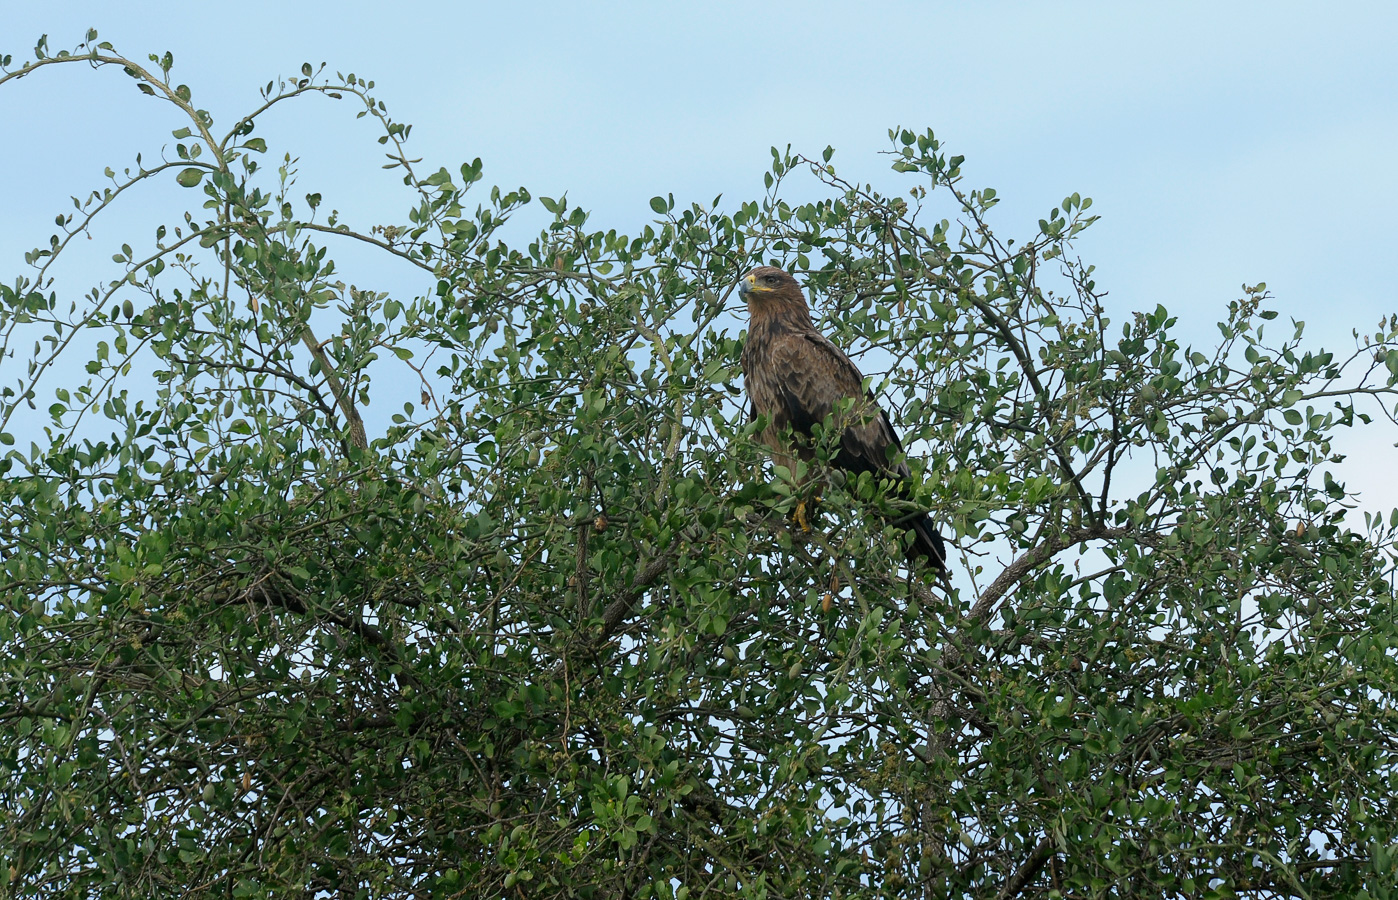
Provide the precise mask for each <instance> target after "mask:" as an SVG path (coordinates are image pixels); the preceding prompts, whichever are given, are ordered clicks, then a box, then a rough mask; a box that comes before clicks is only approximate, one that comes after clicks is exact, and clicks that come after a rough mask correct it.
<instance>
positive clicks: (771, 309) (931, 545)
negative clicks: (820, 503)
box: [739, 266, 946, 570]
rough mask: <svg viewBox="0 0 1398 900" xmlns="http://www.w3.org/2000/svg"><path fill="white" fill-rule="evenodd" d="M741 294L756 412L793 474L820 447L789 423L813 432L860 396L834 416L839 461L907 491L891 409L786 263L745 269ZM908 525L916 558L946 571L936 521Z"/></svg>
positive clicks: (919, 518) (746, 368)
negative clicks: (825, 325)
mask: <svg viewBox="0 0 1398 900" xmlns="http://www.w3.org/2000/svg"><path fill="white" fill-rule="evenodd" d="M739 293H740V294H741V295H742V297H743V299H744V300H746V301H747V306H748V319H749V323H748V339H747V343H745V344H744V345H743V358H742V363H743V378H744V382H745V383H746V386H747V392H748V398H749V399H750V400H751V401H752V415H753V417H754V418H756V417H758V416H766V417H768V425H767V427H766V429H765V430H764V431H763V432H762V441H763V443H765V444H766V445H767V446H768V447H770V448H771V449H772V455H773V459H774V461H775V462H776V463H777V464H778V465H784V466H786V467H787V468H788V469H790V470H791V471H792V472H793V473H794V472H795V470H796V460H797V458H800V459H805V460H810V459H811V458H812V457H813V456H814V451H813V450H812V449H811V447H810V445H809V443H808V442H802V441H801V440H800V439H799V438H798V439H797V440H796V441H795V442H791V441H783V440H781V437H780V435H781V432H782V429H784V428H786V427H787V426H790V427H791V430H792V432H794V433H795V434H796V435H809V434H810V431H811V426H812V425H814V424H815V423H817V422H824V421H825V419H826V417H827V416H829V415H830V413H831V412H832V411H833V410H834V409H835V406H836V404H837V403H838V402H839V401H840V400H842V399H844V398H846V397H854V398H857V402H856V403H855V404H854V406H853V408H852V409H851V410H850V411H849V412H847V413H844V414H843V415H842V416H841V417H840V419H841V420H837V421H835V422H834V423H833V427H835V428H838V429H842V430H841V433H840V443H839V449H838V450H837V451H836V453H835V457H834V459H833V460H832V462H833V463H834V464H835V465H836V466H838V467H839V468H841V469H844V470H845V471H847V472H850V473H852V474H854V475H858V474H859V473H860V472H878V473H883V474H885V475H888V476H891V477H893V478H894V479H896V480H897V482H898V483H899V485H900V493H904V494H905V493H906V490H907V486H908V481H909V478H910V477H911V473H910V472H909V471H908V464H907V462H906V461H905V460H904V459H903V447H902V445H901V444H900V443H899V442H898V435H897V433H896V432H894V430H893V425H892V423H890V422H889V421H888V415H887V414H885V413H884V411H883V410H882V409H880V408H879V407H878V404H877V402H876V401H875V400H874V395H873V394H872V393H871V392H869V391H867V390H866V389H865V388H864V376H862V375H861V374H859V369H858V368H856V367H855V365H854V363H853V362H851V361H850V358H849V357H848V356H846V355H845V354H844V353H843V352H842V351H841V350H840V348H839V347H836V346H835V345H834V344H832V343H830V341H829V340H827V339H826V337H825V336H824V335H823V334H821V333H820V332H818V331H816V328H815V325H814V324H813V323H812V322H811V314H810V310H809V309H807V307H806V298H805V297H804V296H803V295H802V294H801V288H800V286H799V285H797V283H796V280H795V279H794V278H792V277H791V276H790V275H788V274H787V273H785V272H783V271H782V270H781V269H777V268H774V267H772V266H760V267H758V268H756V269H753V270H752V271H751V272H749V273H748V274H747V275H744V276H743V279H742V281H741V282H740V283H739ZM906 524H907V526H908V530H909V531H910V532H911V533H912V536H913V541H912V545H911V546H910V547H909V548H908V558H909V560H910V561H911V560H912V559H914V558H916V557H919V556H920V557H923V558H925V559H926V560H927V562H928V564H929V565H931V566H933V567H934V568H936V569H939V570H945V569H946V547H945V545H944V544H943V542H942V538H941V535H939V534H938V533H937V529H936V527H935V526H934V525H933V524H932V520H931V519H930V518H929V517H928V516H927V515H926V514H922V513H919V514H917V515H915V516H914V517H913V518H912V519H911V520H910V521H909V522H907V523H906Z"/></svg>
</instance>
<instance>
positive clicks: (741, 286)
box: [738, 274, 757, 300]
mask: <svg viewBox="0 0 1398 900" xmlns="http://www.w3.org/2000/svg"><path fill="white" fill-rule="evenodd" d="M755 287H757V276H756V275H751V274H749V275H744V276H743V277H742V278H740V279H738V296H739V297H741V298H742V299H744V300H746V299H747V298H748V294H750V293H752V290H753V288H755Z"/></svg>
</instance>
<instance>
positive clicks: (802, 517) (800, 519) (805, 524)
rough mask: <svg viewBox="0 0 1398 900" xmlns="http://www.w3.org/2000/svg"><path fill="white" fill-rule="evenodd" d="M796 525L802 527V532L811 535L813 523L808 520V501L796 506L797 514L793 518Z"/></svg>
mask: <svg viewBox="0 0 1398 900" xmlns="http://www.w3.org/2000/svg"><path fill="white" fill-rule="evenodd" d="M792 518H793V519H795V520H796V524H797V525H800V526H801V530H802V531H804V532H805V533H806V534H810V533H811V523H810V522H809V521H808V520H807V519H806V501H805V500H802V501H800V502H798V503H797V504H796V513H795V515H793V516H792Z"/></svg>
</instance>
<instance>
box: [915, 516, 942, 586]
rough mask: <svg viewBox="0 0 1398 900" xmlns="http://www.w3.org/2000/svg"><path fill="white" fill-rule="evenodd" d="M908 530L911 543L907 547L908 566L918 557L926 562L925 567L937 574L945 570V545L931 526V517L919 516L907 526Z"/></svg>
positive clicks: (933, 526)
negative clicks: (911, 539)
mask: <svg viewBox="0 0 1398 900" xmlns="http://www.w3.org/2000/svg"><path fill="white" fill-rule="evenodd" d="M908 530H909V531H911V532H912V535H913V542H912V544H911V545H909V547H908V564H909V565H912V564H913V562H914V561H916V560H917V559H918V558H919V557H921V558H922V559H924V560H926V561H927V565H928V566H929V567H930V568H932V569H934V570H935V571H938V572H945V571H946V570H947V545H946V541H944V540H942V536H941V535H940V534H938V533H937V526H936V525H933V524H932V517H931V516H927V515H922V516H919V517H917V518H915V519H913V521H912V522H911V523H910V524H909V527H908Z"/></svg>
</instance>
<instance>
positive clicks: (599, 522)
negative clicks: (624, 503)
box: [592, 515, 607, 534]
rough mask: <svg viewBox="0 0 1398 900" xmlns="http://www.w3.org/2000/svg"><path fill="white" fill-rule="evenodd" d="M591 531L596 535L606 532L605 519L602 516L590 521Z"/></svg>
mask: <svg viewBox="0 0 1398 900" xmlns="http://www.w3.org/2000/svg"><path fill="white" fill-rule="evenodd" d="M592 530H593V531H595V532H597V533H598V534H601V533H602V532H604V531H606V530H607V517H606V516H604V515H598V516H597V518H595V519H593V520H592Z"/></svg>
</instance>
